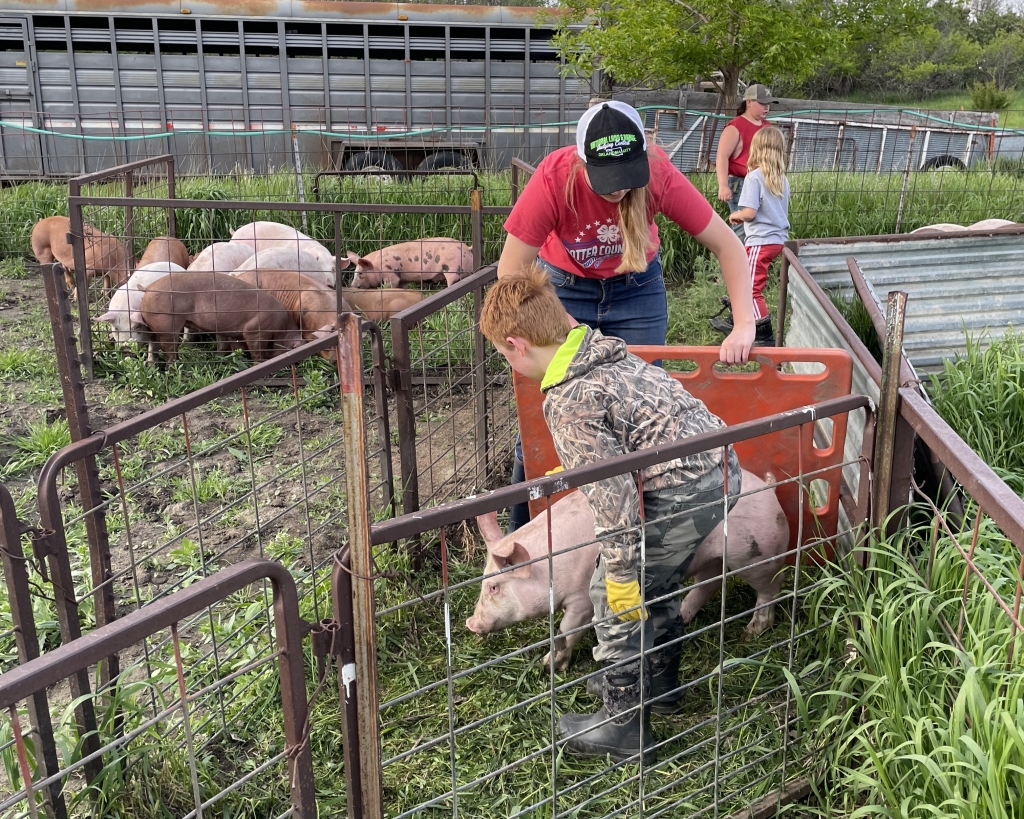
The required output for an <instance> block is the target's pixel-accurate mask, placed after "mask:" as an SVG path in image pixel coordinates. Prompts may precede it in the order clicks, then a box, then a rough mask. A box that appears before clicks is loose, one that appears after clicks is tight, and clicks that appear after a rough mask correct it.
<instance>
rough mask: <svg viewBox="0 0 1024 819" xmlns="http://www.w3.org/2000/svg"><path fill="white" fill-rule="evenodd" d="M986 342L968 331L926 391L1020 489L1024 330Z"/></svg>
mask: <svg viewBox="0 0 1024 819" xmlns="http://www.w3.org/2000/svg"><path fill="white" fill-rule="evenodd" d="M987 341H988V339H986V338H985V337H984V336H982V337H979V338H974V337H971V336H968V337H967V349H966V352H964V353H963V354H962V355H957V357H956V358H954V359H952V360H947V361H946V362H945V363H944V365H943V371H942V373H941V374H939V375H937V376H932V379H931V385H930V389H929V392H930V393H931V396H932V401H933V402H934V405H935V409H936V411H937V412H938V413H939V414H940V415H941V416H942V417H943V418H944V419H945V420H946V423H948V424H949V425H950V426H951V427H953V429H955V430H956V431H957V433H958V434H959V435H960V437H961V438H963V439H964V441H966V442H967V444H968V445H969V446H970V447H971V449H973V450H974V451H975V452H977V453H978V455H980V456H981V458H982V459H983V460H984V461H985V462H986V463H987V464H988V465H989V466H991V467H992V468H993V469H994V470H995V471H996V472H997V473H998V474H999V476H1000V477H1001V478H1002V479H1003V480H1004V481H1006V482H1007V483H1008V484H1009V485H1010V486H1012V487H1013V489H1014V491H1016V492H1017V493H1018V494H1024V335H1022V334H1020V333H1015V332H1008V333H1007V334H1006V335H1005V336H1003V338H1002V339H1000V340H999V341H994V342H992V343H991V344H989V345H988V346H987V347H986V346H985V343H986V342H987Z"/></svg>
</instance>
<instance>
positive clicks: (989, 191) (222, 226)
mask: <svg viewBox="0 0 1024 819" xmlns="http://www.w3.org/2000/svg"><path fill="white" fill-rule="evenodd" d="M314 176H315V175H314V174H312V173H310V174H306V175H305V177H304V178H303V190H304V195H305V199H306V201H312V200H313V198H314V191H313V188H314ZM690 178H691V180H692V181H693V183H694V184H695V185H696V186H697V188H698V189H699V190H700V191H701V193H702V194H704V196H705V197H707V198H708V200H709V201H711V202H712V203H713V204H714V205H715V207H716V208H718V209H719V211H720V212H721V213H723V214H724V213H725V210H724V205H723V204H722V203H721V202H719V201H718V198H717V196H716V195H715V193H716V192H715V184H716V183H715V179H714V175H713V174H691V176H690ZM479 179H480V186H481V188H482V190H483V201H484V204H485V205H487V206H492V205H493V206H507V205H508V203H509V192H510V181H511V180H510V175H509V173H508V172H499V173H492V172H481V173H480V174H479ZM906 181H907V184H906V190H905V191H904V190H903V182H904V178H903V175H902V174H891V175H887V174H873V173H845V172H839V173H832V172H823V171H822V172H806V173H793V174H791V175H790V182H791V186H792V197H791V200H790V222H791V235H792V236H793V237H795V238H807V237H824V236H853V235H874V234H881V233H892V232H895V231H897V229H899V230H900V231H904V232H906V231H910V230H913V229H914V228H917V227H921V226H923V225H927V224H932V223H935V222H957V223H960V224H970V223H971V222H975V221H978V220H979V219H984V218H989V217H1001V218H1005V219H1013V220H1024V195H1022V193H1021V192H1020V191H1019V189H1020V187H1021V185H1020V179H1019V173H1018V172H1016V170H1015V169H1014V168H1004V167H1003V166H1000V169H999V170H993V169H991V168H987V167H983V166H977V167H974V168H971V169H970V170H969V171H964V172H958V171H952V170H945V171H930V172H914V173H911V174H910V175H909V176H908V177H907V180H906ZM470 187H471V181H470V179H469V178H468V177H460V176H451V177H439V178H423V179H420V178H402V177H400V176H397V177H394V178H392V181H390V182H386V181H382V180H380V179H377V178H373V177H369V178H367V177H347V178H337V177H323V178H322V179H321V180H320V183H319V197H320V199H321V201H325V202H349V203H382V204H396V205H402V204H404V205H416V204H437V205H444V204H450V205H468V204H469V188H470ZM83 193H87V194H89V195H106V196H119V195H123V190H122V186H121V185H120V184H119V183H105V184H101V185H93V186H90V187H89V188H88V190H86V191H83ZM176 194H177V196H178V198H181V199H188V198H192V199H204V200H209V201H226V200H246V201H249V202H252V203H253V205H252V207H251V208H246V209H244V210H240V211H224V210H215V211H210V210H206V209H202V208H177V209H176V210H175V218H176V221H177V235H178V236H179V237H180V238H181V239H183V240H184V241H185V243H186V244H187V245H188V246H189V250H190V251H191V252H193V253H195V252H198V250H199V249H201V248H202V247H203V246H205V245H206V244H209V243H210V242H211V241H217V240H223V239H227V238H228V237H229V236H230V233H231V230H233V229H234V228H237V227H239V226H240V225H242V224H244V223H245V222H249V221H253V220H257V219H271V220H273V221H280V222H285V223H287V224H291V225H294V226H295V227H297V228H299V229H304V231H305V232H306V233H308V234H309V235H311V236H313V237H314V238H316V239H318V240H320V241H321V242H323V243H324V244H325V245H327V247H329V248H330V249H332V250H333V249H334V247H333V242H334V223H333V218H332V216H331V215H330V214H315V213H312V212H307V213H306V215H305V222H303V215H302V213H301V212H299V211H290V212H283V211H274V210H271V209H270V208H268V207H266V205H267V203H272V202H298V201H299V198H300V197H299V188H298V183H297V180H296V178H295V175H294V174H288V173H275V174H270V175H255V174H246V173H239V174H234V175H230V176H221V177H195V178H185V179H180V180H178V183H177V190H176ZM135 195H136V196H140V197H141V196H166V183H163V182H160V181H159V180H157V181H155V182H152V183H149V184H147V185H142V186H137V188H136V191H135ZM901 197H902V199H903V213H902V217H901V218H898V214H899V210H900V200H901ZM261 205H263V207H261ZM58 213H63V214H66V213H67V186H66V185H65V184H61V183H34V182H29V183H24V184H21V185H18V186H15V187H8V188H2V189H0V256H18V257H24V258H30V257H31V247H30V243H29V234H30V232H31V228H32V225H33V224H34V223H35V222H36V221H37V220H38V219H40V218H42V217H43V216H50V215H53V214H58ZM85 217H86V221H88V222H90V223H92V224H94V225H95V226H96V227H99V228H101V229H103V230H105V231H107V232H109V233H112V234H114V235H117V236H124V235H125V218H126V215H125V212H124V209H123V208H106V207H88V208H87V209H86V214H85ZM484 221H485V227H484V233H485V235H484V250H483V258H484V260H485V261H488V262H491V261H494V260H496V259H497V256H498V253H499V252H500V250H501V246H502V243H503V242H504V232H503V230H502V222H503V219H502V217H500V216H490V217H487V218H486V219H485V220H484ZM658 222H659V226H660V228H661V243H662V259H663V262H664V265H665V270H666V273H667V274H668V276H669V278H670V279H675V280H687V279H688V278H689V273H690V270H691V269H692V266H693V263H694V260H695V259H696V258H698V257H700V256H703V255H706V254H705V251H704V250H703V248H701V247H700V245H698V244H697V243H696V242H695V241H694V240H693V239H692V238H690V237H689V236H687V235H685V234H684V233H682V232H681V231H680V230H679V228H678V227H676V226H675V225H674V224H673V223H671V222H668V221H667V220H665V219H663V218H662V217H659V218H658ZM167 230H168V226H167V216H166V213H165V211H164V210H163V209H158V208H136V209H135V212H134V233H135V235H136V236H138V237H143V238H148V237H151V236H157V235H161V234H164V233H166V232H167ZM423 236H450V237H452V238H458V239H461V240H462V241H465V242H467V243H471V228H470V223H469V219H468V218H467V217H462V216H451V215H416V214H410V213H396V214H384V215H379V214H346V215H345V216H344V217H343V219H342V237H341V238H342V248H341V251H342V252H343V253H344V252H346V251H349V250H352V251H355V252H357V253H360V254H362V253H368V252H370V251H372V250H376V249H379V248H380V247H382V246H385V245H388V244H393V243H396V242H400V241H405V240H407V239H415V238H420V237H423ZM141 245H142V242H141V240H140V241H139V243H138V246H137V247H136V251H137V252H141V250H142V246H141Z"/></svg>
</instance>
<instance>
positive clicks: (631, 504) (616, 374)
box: [541, 325, 725, 583]
mask: <svg viewBox="0 0 1024 819" xmlns="http://www.w3.org/2000/svg"><path fill="white" fill-rule="evenodd" d="M541 390H542V391H543V392H544V393H545V395H546V397H545V399H544V420H545V421H546V422H547V425H548V429H549V430H551V437H552V438H553V439H554V443H555V450H556V451H557V452H558V457H559V458H560V460H561V462H562V465H563V466H564V467H565V468H566V469H571V468H573V467H576V466H581V465H583V464H588V463H593V462H594V461H598V460H602V459H604V458H610V457H612V456H613V455H621V454H623V453H626V452H635V451H636V450H638V449H649V448H651V447H657V446H663V445H665V444H669V443H674V442H676V441H678V440H680V439H682V438H688V437H690V436H693V435H698V434H700V433H702V432H707V431H709V430H714V429H719V428H720V427H723V426H725V424H724V423H723V421H722V420H721V419H720V418H718V417H717V416H716V415H713V414H712V413H711V412H710V411H709V410H708V408H707V407H706V406H704V402H703V401H699V400H697V399H696V398H694V397H693V396H692V395H690V393H688V392H687V391H686V390H685V389H683V386H682V385H681V384H680V383H679V382H678V381H676V380H675V379H674V378H672V376H670V375H669V374H668V373H666V372H665V371H664V370H663V369H661V368H660V367H653V366H651V365H650V364H648V363H647V362H645V361H643V360H642V359H640V358H637V357H636V356H635V355H633V354H632V353H629V352H627V350H626V343H625V342H624V341H622V340H621V339H618V338H610V337H606V336H604V335H602V334H601V332H600V331H598V330H592V329H590V328H589V327H586V326H584V325H580V326H578V327H576V328H574V329H573V330H572V331H571V332H570V333H569V336H568V338H567V340H566V341H565V343H564V344H563V345H562V346H561V347H560V348H559V350H558V353H557V354H556V355H555V358H554V360H552V362H551V365H550V366H549V367H548V370H547V372H546V373H545V375H544V380H543V382H542V383H541ZM721 467H722V453H721V450H720V449H717V448H716V449H715V450H712V451H709V452H701V453H697V454H696V455H690V456H687V457H686V458H676V459H674V460H671V461H666V462H665V463H660V464H656V465H654V466H650V467H648V468H647V469H645V470H644V471H643V487H644V491H645V492H650V491H657V490H663V489H672V488H674V487H681V486H687V485H688V484H692V483H694V482H696V481H699V480H700V479H701V478H704V477H705V476H707V475H708V474H709V473H711V472H713V471H714V470H716V469H721ZM581 489H582V490H583V492H584V494H586V496H587V499H588V500H589V501H590V505H591V506H592V507H593V509H594V516H595V518H596V522H597V536H598V538H599V539H601V540H602V546H601V554H602V556H603V557H604V559H605V563H606V565H607V572H608V577H609V578H611V579H612V580H615V581H617V582H619V583H628V582H631V581H633V580H636V579H637V548H638V546H639V543H640V531H639V529H638V526H639V523H640V498H639V495H638V493H637V484H636V478H635V476H633V475H632V474H626V475H617V476H615V477H614V478H608V479H606V480H603V481H599V482H597V483H594V484H590V485H588V486H584V487H581Z"/></svg>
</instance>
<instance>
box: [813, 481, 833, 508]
mask: <svg viewBox="0 0 1024 819" xmlns="http://www.w3.org/2000/svg"><path fill="white" fill-rule="evenodd" d="M810 491H811V503H810V507H811V509H814V510H815V511H816V512H819V513H824V512H825V510H826V509H828V495H829V491H830V487H829V485H828V481H826V480H825V479H823V478H815V479H814V480H812V481H811V490H810Z"/></svg>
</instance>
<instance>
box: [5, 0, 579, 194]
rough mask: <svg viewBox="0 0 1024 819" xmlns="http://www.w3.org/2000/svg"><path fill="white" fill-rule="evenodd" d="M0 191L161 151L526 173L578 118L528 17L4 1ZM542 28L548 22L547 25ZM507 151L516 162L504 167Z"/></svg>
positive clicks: (441, 8) (503, 11)
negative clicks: (523, 167)
mask: <svg viewBox="0 0 1024 819" xmlns="http://www.w3.org/2000/svg"><path fill="white" fill-rule="evenodd" d="M5 5H6V6H7V8H5V9H3V10H2V11H0V121H2V123H3V124H2V125H0V152H2V155H0V175H2V176H4V177H7V178H12V177H13V178H42V177H64V176H71V175H75V174H80V173H85V172H92V171H96V170H100V169H103V168H105V167H108V166H112V165H115V164H119V163H121V162H125V161H131V160H133V159H138V158H143V157H146V156H154V155H157V154H161V153H164V152H170V153H173V154H175V156H176V160H177V164H178V167H179V170H180V172H184V173H188V172H189V171H190V170H192V171H194V172H206V173H225V172H231V171H234V170H236V169H244V170H252V171H256V172H265V171H268V170H272V169H273V168H275V167H282V166H289V167H290V166H292V165H293V164H294V162H295V158H296V157H297V156H301V159H302V162H303V164H304V165H307V166H309V167H317V168H334V169H348V170H357V169H361V168H366V167H383V168H386V169H389V170H398V169H402V168H404V169H410V170H411V169H416V168H420V169H440V168H444V167H458V166H464V165H472V166H476V167H504V166H507V164H508V161H509V159H510V158H511V156H512V155H518V156H521V157H523V158H526V159H532V160H533V161H537V160H538V159H539V158H540V156H542V155H543V153H544V152H546V151H547V150H550V149H551V148H552V147H555V146H557V145H561V144H565V142H566V141H568V139H570V138H571V137H569V136H568V135H567V133H566V131H567V125H566V123H569V122H571V121H574V120H576V119H578V118H579V116H580V114H582V112H583V111H584V110H586V107H587V103H588V100H589V97H590V92H591V88H590V81H589V79H588V78H577V77H572V76H563V72H562V61H561V60H560V58H559V56H558V54H557V53H556V51H555V50H554V48H553V47H552V45H551V38H552V36H553V33H554V32H553V29H552V28H551V24H550V21H549V22H548V24H547V26H545V25H544V19H543V18H539V17H538V13H539V12H540V10H539V9H536V8H516V7H483V6H470V7H467V6H448V5H422V4H404V3H362V2H361V3H348V2H296V3H292V2H284V1H283V0H254V1H253V2H251V3H245V4H239V3H233V2H229V1H228V0H200V1H199V2H194V3H193V2H188V3H186V2H168V1H167V0H136V2H131V0H121V1H120V2H116V1H115V2H105V3H103V4H96V3H94V2H90V0H11V2H10V3H8V4H5ZM547 13H550V12H547ZM513 152H514V154H513Z"/></svg>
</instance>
